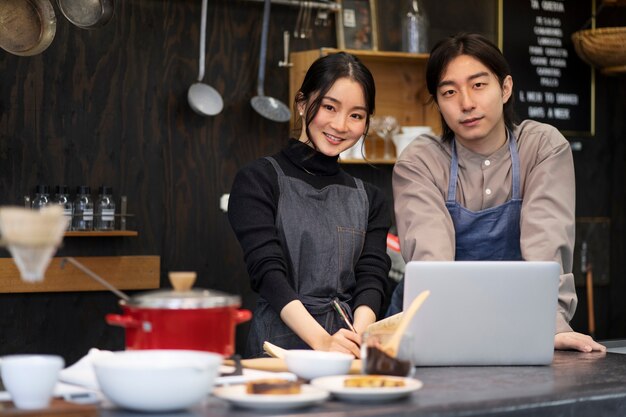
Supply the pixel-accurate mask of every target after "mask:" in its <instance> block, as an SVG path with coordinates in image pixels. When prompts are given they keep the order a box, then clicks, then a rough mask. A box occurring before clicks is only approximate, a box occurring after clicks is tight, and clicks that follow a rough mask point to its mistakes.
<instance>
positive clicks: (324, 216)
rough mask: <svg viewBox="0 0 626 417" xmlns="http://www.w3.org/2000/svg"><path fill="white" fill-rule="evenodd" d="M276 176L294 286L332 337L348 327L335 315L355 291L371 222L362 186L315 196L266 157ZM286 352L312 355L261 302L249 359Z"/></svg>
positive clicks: (328, 189) (327, 190) (252, 328)
mask: <svg viewBox="0 0 626 417" xmlns="http://www.w3.org/2000/svg"><path fill="white" fill-rule="evenodd" d="M266 159H267V160H269V161H270V162H271V164H272V166H273V167H274V169H275V170H276V173H277V175H278V185H279V190H280V195H279V198H278V209H277V214H276V228H277V229H278V233H279V239H280V242H281V244H282V245H283V248H284V251H285V254H286V256H287V261H288V266H289V271H288V276H289V280H290V284H291V286H292V287H293V289H294V290H295V291H296V293H297V294H298V298H299V300H300V301H302V303H303V304H304V306H305V307H306V309H307V310H308V311H309V313H311V315H312V316H313V317H314V318H315V320H317V322H318V323H319V324H320V325H321V326H322V327H323V328H324V329H326V331H327V332H328V333H330V334H333V333H335V332H337V331H338V330H339V329H340V328H343V327H346V326H345V324H344V323H343V322H342V320H341V318H340V317H339V316H338V314H337V313H336V312H335V311H334V309H333V307H332V301H333V300H334V299H335V298H337V299H338V301H339V303H340V304H341V305H342V306H343V308H344V309H345V310H346V311H347V313H348V314H349V316H350V318H352V310H351V308H350V306H349V303H350V301H351V296H352V293H353V292H354V289H355V286H356V279H355V276H354V268H355V266H356V263H357V261H358V260H359V257H360V255H361V251H362V249H363V243H364V241H365V233H366V231H367V223H368V216H369V201H368V198H367V193H366V192H365V189H364V187H363V182H362V181H361V180H359V179H358V178H354V181H355V183H356V188H352V187H348V186H345V185H329V186H326V187H324V188H322V189H321V190H317V189H315V188H314V187H312V186H311V185H309V184H307V183H306V182H304V181H302V180H300V179H297V178H293V177H289V176H286V175H285V174H284V172H283V170H282V169H281V168H280V166H279V165H278V163H277V162H276V160H275V159H274V158H271V157H268V158H266ZM264 341H269V342H270V343H274V344H276V345H277V346H280V347H283V348H286V349H310V347H309V346H308V345H307V344H306V343H305V342H304V341H303V340H302V339H301V338H300V337H298V336H297V335H296V334H295V333H294V332H293V331H292V330H291V329H290V328H289V327H288V326H287V325H286V324H285V323H283V321H282V320H281V318H280V315H279V313H277V312H276V311H274V309H273V308H272V307H271V306H270V305H269V304H268V302H267V301H266V300H265V299H263V298H262V297H261V298H259V300H258V302H257V306H256V309H255V310H254V315H253V318H252V323H251V326H250V334H249V336H248V344H247V351H246V356H247V357H259V356H263V342H264Z"/></svg>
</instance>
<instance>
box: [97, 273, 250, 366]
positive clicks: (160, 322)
mask: <svg viewBox="0 0 626 417" xmlns="http://www.w3.org/2000/svg"><path fill="white" fill-rule="evenodd" d="M187 274H192V275H194V276H195V273H193V272H192V273H187ZM240 304H241V301H240V298H239V297H238V296H234V295H229V294H225V293H223V292H219V291H214V290H202V289H195V290H183V291H176V290H174V291H172V290H159V291H150V292H146V293H143V294H139V295H136V296H133V297H131V299H130V300H129V301H126V300H121V301H120V306H121V308H122V310H123V312H124V313H123V314H121V315H119V314H108V315H107V316H106V320H107V323H109V324H110V325H113V326H120V327H124V328H125V331H126V348H127V349H131V350H132V349H193V350H204V351H209V352H216V353H220V354H222V355H224V356H230V355H232V354H233V353H234V351H235V326H236V325H237V324H240V323H243V322H245V321H248V320H250V318H251V317H252V313H251V312H250V311H249V310H243V309H239V306H240Z"/></svg>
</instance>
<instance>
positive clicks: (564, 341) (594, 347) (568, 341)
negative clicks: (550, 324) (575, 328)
mask: <svg viewBox="0 0 626 417" xmlns="http://www.w3.org/2000/svg"><path fill="white" fill-rule="evenodd" d="M554 348H555V349H557V350H579V351H581V352H593V351H598V352H606V347H605V346H604V345H601V344H600V343H598V342H596V341H595V340H593V339H592V337H591V336H588V335H586V334H582V333H578V332H564V333H557V334H556V335H555V336H554Z"/></svg>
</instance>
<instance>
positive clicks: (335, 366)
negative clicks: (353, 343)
mask: <svg viewBox="0 0 626 417" xmlns="http://www.w3.org/2000/svg"><path fill="white" fill-rule="evenodd" d="M353 359H354V356H352V355H348V354H347V353H341V352H324V351H318V350H304V349H292V350H286V351H285V363H286V364H287V369H289V371H290V372H293V373H294V374H296V375H298V376H299V377H300V378H304V379H313V378H319V377H322V376H329V375H344V374H347V373H348V371H349V370H350V366H351V365H352V360H353Z"/></svg>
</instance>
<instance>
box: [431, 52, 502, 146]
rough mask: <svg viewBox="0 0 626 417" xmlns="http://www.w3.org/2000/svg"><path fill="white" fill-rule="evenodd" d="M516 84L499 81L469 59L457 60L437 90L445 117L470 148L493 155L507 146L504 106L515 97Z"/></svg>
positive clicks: (454, 60)
mask: <svg viewBox="0 0 626 417" xmlns="http://www.w3.org/2000/svg"><path fill="white" fill-rule="evenodd" d="M512 89H513V80H512V79H511V76H507V77H506V78H505V79H504V82H503V85H502V87H500V83H499V81H498V78H497V77H496V76H495V75H494V74H493V73H492V72H491V71H490V70H489V68H487V67H486V66H485V65H484V64H483V63H481V62H480V61H479V60H477V59H476V58H474V57H471V56H469V55H459V56H458V57H456V58H454V59H453V60H452V61H450V63H449V64H448V66H447V67H446V69H445V70H444V72H443V74H442V77H441V80H440V81H439V85H438V87H437V104H438V106H439V110H440V111H441V114H442V116H443V118H444V120H445V121H446V123H447V124H448V126H449V127H450V129H451V130H452V131H453V132H454V133H455V134H456V138H457V139H458V140H459V141H460V142H461V143H462V144H463V145H464V146H465V147H467V148H469V149H471V150H473V151H475V152H478V153H484V152H493V151H495V150H496V149H497V148H498V147H499V146H500V145H502V144H503V143H504V139H505V137H506V136H505V125H504V117H503V106H504V103H506V102H507V101H508V100H509V98H510V97H511V92H512Z"/></svg>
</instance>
